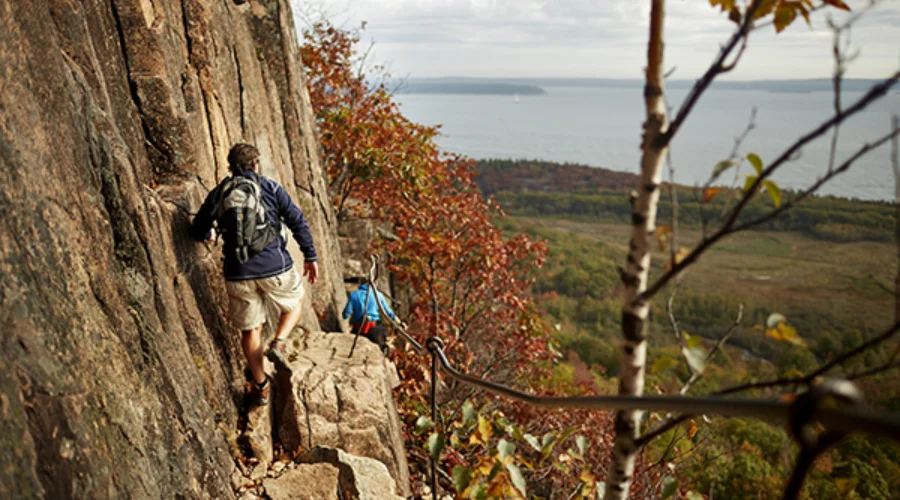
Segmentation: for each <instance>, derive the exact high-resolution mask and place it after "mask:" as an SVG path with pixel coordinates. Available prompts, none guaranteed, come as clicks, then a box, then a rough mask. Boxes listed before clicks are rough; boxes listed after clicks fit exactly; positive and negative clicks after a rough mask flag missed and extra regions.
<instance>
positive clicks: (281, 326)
mask: <svg viewBox="0 0 900 500" xmlns="http://www.w3.org/2000/svg"><path fill="white" fill-rule="evenodd" d="M300 311H301V309H300V307H299V304H298V306H297V307H296V308H294V310H293V311H288V312H283V313H281V319H280V320H279V321H278V330H276V331H275V338H274V339H273V340H272V343H271V344H269V349H268V350H267V351H266V357H267V358H269V361H271V362H272V363H273V364H274V365H275V368H276V369H277V370H278V371H284V372H288V373H290V372H291V366H290V364H289V362H288V358H287V350H286V345H285V342H284V339H286V338H287V336H288V335H290V333H291V331H292V330H293V329H294V327H295V326H297V322H298V321H300V314H301V312H300Z"/></svg>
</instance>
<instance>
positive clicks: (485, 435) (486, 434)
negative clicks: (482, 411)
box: [478, 415, 494, 443]
mask: <svg viewBox="0 0 900 500" xmlns="http://www.w3.org/2000/svg"><path fill="white" fill-rule="evenodd" d="M493 430H494V429H493V427H491V423H490V422H489V421H488V419H486V418H484V417H482V416H481V415H478V434H481V439H482V440H483V441H484V442H485V443H487V442H488V441H489V440H490V439H491V434H493Z"/></svg>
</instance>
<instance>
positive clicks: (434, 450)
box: [425, 432, 444, 462]
mask: <svg viewBox="0 0 900 500" xmlns="http://www.w3.org/2000/svg"><path fill="white" fill-rule="evenodd" d="M425 446H426V447H427V448H428V454H429V455H431V459H432V460H434V461H435V462H436V461H437V460H438V459H439V458H440V457H441V452H442V451H444V435H443V434H441V433H438V432H433V433H431V436H429V437H428V443H427V444H426V445H425Z"/></svg>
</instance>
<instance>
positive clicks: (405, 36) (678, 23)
mask: <svg viewBox="0 0 900 500" xmlns="http://www.w3.org/2000/svg"><path fill="white" fill-rule="evenodd" d="M321 1H322V3H321V9H322V10H325V12H327V13H329V16H328V17H329V18H330V19H331V20H332V21H333V22H335V23H336V24H342V23H347V25H358V23H359V22H360V21H363V20H365V21H367V23H368V24H367V29H366V35H365V37H366V38H367V39H370V40H373V41H374V42H375V49H374V57H375V58H377V59H378V60H379V61H383V62H386V63H388V64H389V66H390V67H391V68H392V71H393V72H394V73H395V74H398V75H406V74H409V75H412V76H444V75H465V76H490V77H500V76H586V77H628V78H637V77H640V75H641V73H642V68H643V65H644V59H645V51H646V48H645V47H646V33H647V23H648V21H647V18H648V11H649V2H647V1H639V0H565V1H559V0H377V1H376V0H354V1H353V2H352V3H351V2H349V1H348V0H321ZM850 3H851V6H853V7H854V8H855V9H856V10H859V9H860V8H862V7H863V6H864V5H865V4H866V3H867V0H855V1H853V0H851V1H850ZM898 3H900V2H898V1H897V0H887V1H885V2H883V4H882V6H881V7H880V8H879V9H877V10H876V11H874V12H872V13H870V14H869V15H867V16H865V17H864V18H863V19H862V20H861V21H860V22H859V24H858V25H857V26H856V29H854V31H853V37H852V40H853V41H854V47H857V48H859V49H860V50H861V57H860V58H859V59H858V60H857V61H856V62H855V63H854V66H853V67H852V68H851V72H850V76H860V77H863V76H872V77H874V76H882V75H883V74H884V73H885V72H886V69H885V68H892V67H893V68H896V67H897V66H898V62H900V6H898ZM304 5H305V6H299V5H298V2H296V1H295V4H294V8H295V10H303V9H308V8H309V7H308V4H306V3H304ZM831 10H832V11H833V9H831ZM835 16H836V17H837V18H838V19H843V18H845V17H846V16H842V15H840V14H839V13H835ZM733 29H734V25H733V24H732V23H730V22H729V21H728V20H727V19H726V16H725V15H724V14H722V13H719V12H718V10H717V9H713V8H711V7H710V6H709V4H708V2H707V1H705V0H670V1H669V2H668V5H667V20H666V47H667V65H669V66H678V68H679V69H678V73H677V74H678V75H679V76H680V77H682V78H695V77H696V76H697V75H698V74H700V72H702V71H703V69H705V67H706V66H707V65H708V64H709V62H710V61H711V60H712V59H713V58H714V57H715V55H716V53H717V51H718V47H719V45H720V44H721V43H723V42H724V41H725V40H727V38H728V36H729V35H730V33H731V31H732V30H733ZM773 31H774V30H772V28H771V27H769V28H767V29H762V30H760V31H758V32H754V34H753V37H752V39H751V46H750V50H748V52H747V53H746V55H745V60H744V61H742V62H741V65H740V66H739V67H738V70H736V71H735V72H734V74H733V75H729V76H730V77H731V78H741V79H752V78H807V77H827V76H829V75H830V72H831V66H832V61H831V56H830V46H831V34H830V31H829V30H828V28H827V24H826V22H825V18H824V15H823V14H821V13H816V14H815V15H814V16H813V19H812V28H809V27H807V26H806V25H805V23H804V22H802V20H801V21H798V22H795V24H794V25H793V26H791V27H790V28H789V29H788V30H786V31H785V32H784V33H782V34H780V35H779V36H777V37H776V36H774V33H773ZM791 61H792V62H791ZM798 61H799V62H798Z"/></svg>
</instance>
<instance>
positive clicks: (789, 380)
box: [635, 322, 900, 446]
mask: <svg viewBox="0 0 900 500" xmlns="http://www.w3.org/2000/svg"><path fill="white" fill-rule="evenodd" d="M897 331H900V322H898V323H895V324H894V325H893V326H891V327H890V328H888V329H887V330H885V331H884V332H882V333H881V334H880V335H878V336H876V337H873V338H872V339H870V340H869V341H868V342H865V343H863V344H861V345H859V346H857V347H856V348H854V349H851V350H849V351H847V352H845V353H844V354H841V355H840V356H838V357H837V358H835V359H833V360H832V361H830V362H828V363H826V364H824V365H822V366H820V367H819V368H817V369H816V370H814V371H812V372H810V373H809V374H807V375H804V376H802V377H785V378H779V379H775V380H767V381H764V382H753V383H750V384H743V385H739V386H734V387H730V388H728V389H723V390H721V391H717V392H714V393H712V395H716V396H725V395H728V394H734V393H736V392H743V391H747V390H751V389H768V388H772V387H783V386H788V385H794V386H800V385H809V384H810V383H812V381H813V380H814V379H815V378H816V377H819V376H820V375H823V374H824V373H825V372H827V371H829V370H831V369H832V368H834V367H835V366H838V365H840V364H843V363H845V362H847V361H848V360H849V359H851V358H853V357H854V356H856V355H858V354H860V353H861V352H864V351H866V350H868V349H870V348H872V347H875V346H876V345H878V344H880V343H882V342H885V341H887V340H889V339H890V338H891V337H893V336H894V335H895V334H896V333H897ZM892 361H893V360H892ZM888 365H890V366H883V367H881V368H883V369H878V370H876V369H872V370H869V372H872V373H868V372H861V373H859V374H856V375H855V378H861V377H864V376H868V375H872V374H874V373H879V372H881V371H886V370H889V369H891V368H894V367H896V366H897V365H895V364H893V363H892V362H889V363H888ZM692 416H693V415H690V414H681V415H678V416H676V417H672V418H670V419H669V420H667V421H664V422H661V423H660V424H659V425H657V426H656V427H654V428H653V429H651V430H649V431H647V432H646V433H645V434H644V435H643V436H641V437H640V438H638V439H636V440H635V445H637V446H644V445H646V444H647V443H649V442H650V441H652V440H653V439H654V438H656V437H658V436H660V435H662V434H665V433H666V432H668V431H669V430H671V429H672V428H674V427H676V426H678V425H679V424H681V423H682V422H684V421H686V420H688V419H690V418H691V417H692Z"/></svg>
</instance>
